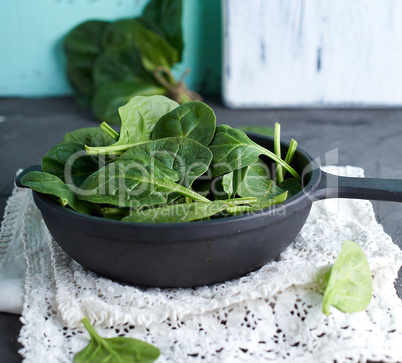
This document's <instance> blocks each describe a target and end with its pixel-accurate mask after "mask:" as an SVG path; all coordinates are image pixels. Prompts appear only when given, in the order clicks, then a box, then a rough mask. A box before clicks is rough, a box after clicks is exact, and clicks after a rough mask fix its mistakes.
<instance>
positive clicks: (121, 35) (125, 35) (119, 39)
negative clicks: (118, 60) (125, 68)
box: [102, 18, 144, 49]
mask: <svg viewBox="0 0 402 363" xmlns="http://www.w3.org/2000/svg"><path fill="white" fill-rule="evenodd" d="M140 27H141V28H142V27H144V26H143V25H142V23H141V20H140V19H137V18H136V19H121V20H117V21H115V22H113V23H110V24H109V25H108V26H107V27H106V28H105V30H104V32H103V34H102V46H103V48H104V49H108V48H111V47H116V48H117V47H122V46H127V45H136V38H137V36H138V29H139V28H140Z"/></svg>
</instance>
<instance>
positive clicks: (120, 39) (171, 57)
mask: <svg viewBox="0 0 402 363" xmlns="http://www.w3.org/2000/svg"><path fill="white" fill-rule="evenodd" d="M102 44H103V47H104V48H105V49H108V48H111V47H121V46H128V45H134V46H136V47H137V48H138V49H139V50H140V56H141V60H142V64H143V66H144V67H145V69H147V70H148V71H150V72H153V71H154V69H155V68H156V67H158V66H162V67H166V68H170V66H171V65H173V64H174V63H177V62H178V60H179V56H178V51H177V50H176V49H175V48H173V47H172V46H170V45H169V44H168V42H167V41H166V40H165V39H164V38H162V37H161V36H160V35H158V34H157V33H155V32H153V31H151V30H149V29H147V28H146V27H145V26H144V25H143V23H142V22H141V20H140V19H123V20H119V21H116V22H114V23H111V24H110V25H109V26H108V27H107V28H106V29H105V31H104V33H103V40H102Z"/></svg>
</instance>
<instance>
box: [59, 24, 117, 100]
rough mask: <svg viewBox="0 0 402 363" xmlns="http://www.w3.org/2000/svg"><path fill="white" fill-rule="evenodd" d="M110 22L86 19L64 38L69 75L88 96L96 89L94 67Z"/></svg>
mask: <svg viewBox="0 0 402 363" xmlns="http://www.w3.org/2000/svg"><path fill="white" fill-rule="evenodd" d="M108 24H109V23H108V22H106V21H100V20H91V21H86V22H84V23H82V24H80V25H78V26H77V27H75V28H74V29H73V30H71V31H70V32H69V33H68V34H67V35H66V37H65V38H64V42H63V47H64V51H65V54H66V57H67V75H68V78H69V81H70V82H71V84H72V85H73V87H74V88H75V89H77V90H78V91H79V92H80V93H82V94H83V95H86V96H92V94H93V93H94V91H95V87H94V84H93V78H92V68H93V65H94V62H95V60H96V58H97V57H98V55H99V54H100V53H101V52H102V45H101V38H102V34H103V31H104V29H105V28H106V27H107V26H108Z"/></svg>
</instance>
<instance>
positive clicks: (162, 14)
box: [141, 0, 183, 62]
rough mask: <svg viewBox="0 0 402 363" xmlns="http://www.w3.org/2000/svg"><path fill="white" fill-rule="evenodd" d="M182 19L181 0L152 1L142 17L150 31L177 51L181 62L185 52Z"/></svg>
mask: <svg viewBox="0 0 402 363" xmlns="http://www.w3.org/2000/svg"><path fill="white" fill-rule="evenodd" d="M181 17H182V1H181V0H156V1H150V2H149V3H148V5H147V6H146V7H145V9H144V12H143V14H142V17H141V20H142V22H143V24H144V25H145V26H146V27H147V28H148V29H150V30H152V31H154V32H155V33H157V34H158V35H160V36H161V37H162V38H164V39H166V40H167V41H168V43H169V44H170V45H171V46H172V47H174V48H175V49H176V50H177V52H178V61H179V62H180V61H181V55H182V52H183V35H182V25H181Z"/></svg>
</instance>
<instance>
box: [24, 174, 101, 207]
mask: <svg viewBox="0 0 402 363" xmlns="http://www.w3.org/2000/svg"><path fill="white" fill-rule="evenodd" d="M21 184H22V185H25V186H27V187H29V188H31V189H33V190H35V191H37V192H39V193H43V194H49V195H52V196H55V197H57V198H59V203H60V204H61V205H62V206H63V207H65V206H66V205H68V206H70V207H71V208H72V209H74V210H75V211H77V212H80V213H84V214H92V213H93V212H95V211H98V206H97V205H94V204H92V203H88V202H85V201H82V200H79V199H77V196H76V194H75V193H74V191H73V189H74V188H73V187H71V186H69V185H67V184H65V183H64V182H63V181H62V180H61V179H60V178H58V177H57V176H55V175H52V174H49V173H45V172H40V171H31V172H30V173H28V174H26V175H24V176H23V177H22V179H21Z"/></svg>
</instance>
